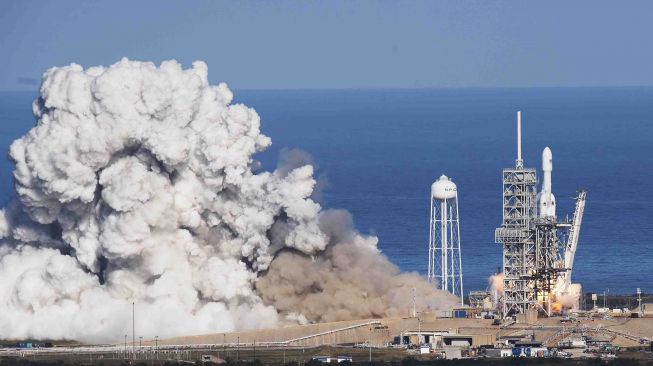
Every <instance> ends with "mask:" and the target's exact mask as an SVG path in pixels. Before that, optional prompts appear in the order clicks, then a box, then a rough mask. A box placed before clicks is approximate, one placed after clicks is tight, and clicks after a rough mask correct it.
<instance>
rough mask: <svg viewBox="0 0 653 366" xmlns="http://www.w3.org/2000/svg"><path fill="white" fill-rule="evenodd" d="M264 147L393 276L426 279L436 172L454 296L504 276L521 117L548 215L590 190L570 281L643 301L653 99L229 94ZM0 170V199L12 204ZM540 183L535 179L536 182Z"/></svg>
mask: <svg viewBox="0 0 653 366" xmlns="http://www.w3.org/2000/svg"><path fill="white" fill-rule="evenodd" d="M235 95H236V102H239V103H244V104H246V105H248V106H251V107H254V108H255V109H256V110H257V111H258V113H259V114H260V115H261V118H262V131H263V133H265V134H266V135H268V136H270V137H271V138H272V141H273V146H272V147H271V148H270V149H268V150H267V151H266V152H264V153H261V154H259V155H258V156H257V158H258V159H259V160H260V161H261V162H262V164H263V167H264V168H265V169H273V168H274V167H275V166H276V161H277V158H278V156H279V153H280V151H281V149H283V148H298V149H301V150H304V151H306V152H308V153H309V154H311V155H312V156H313V160H314V161H315V163H316V165H317V167H318V169H317V175H318V176H319V177H320V180H321V181H322V182H326V185H325V187H324V189H323V191H322V192H321V194H320V199H321V203H322V205H323V206H325V207H328V208H342V209H346V210H349V211H350V212H351V213H352V214H353V217H354V220H355V224H356V227H357V229H358V230H359V231H360V232H362V233H367V234H374V235H377V236H378V237H379V246H380V248H381V250H382V251H383V252H384V253H385V254H386V255H387V256H388V257H389V258H390V260H391V261H392V262H394V263H395V264H396V265H397V266H399V267H400V268H401V269H402V270H404V271H417V272H420V273H422V274H425V273H426V267H427V248H428V226H429V192H430V185H431V183H432V182H433V181H434V180H435V179H437V178H438V177H439V176H440V175H442V174H446V175H448V176H449V177H451V178H452V179H453V180H454V181H455V182H456V184H457V185H458V195H459V205H460V220H461V223H460V225H461V240H462V255H463V257H462V261H463V272H464V286H465V292H468V291H470V290H481V289H485V288H486V286H487V278H488V276H489V275H490V274H492V273H493V272H495V271H496V270H497V268H498V267H500V266H501V247H500V246H499V245H498V244H495V243H494V228H495V227H496V226H498V225H500V223H501V169H502V168H504V167H510V166H513V165H514V160H515V155H516V152H515V151H516V146H515V145H516V143H515V134H516V132H515V115H516V111H517V110H521V111H522V121H523V147H524V160H525V166H527V167H535V168H538V170H539V169H540V167H541V161H540V159H541V151H542V149H543V148H544V147H546V146H549V147H550V148H551V150H552V151H553V162H554V166H553V192H554V193H555V195H556V198H557V202H558V216H561V217H564V216H565V215H566V214H569V215H570V216H571V215H572V214H573V209H574V197H575V195H576V190H577V189H580V188H584V189H587V190H588V201H587V206H586V210H585V216H584V221H583V226H582V229H581V233H580V242H579V247H578V251H577V253H576V262H575V267H574V273H573V281H574V282H580V283H581V284H582V285H583V289H584V291H585V292H588V291H595V292H603V291H609V292H610V293H615V294H632V293H634V292H635V289H636V288H637V287H641V288H642V290H643V291H645V292H649V293H650V292H653V255H652V254H653V189H651V185H652V182H653V152H652V150H653V88H635V87H633V88H533V89H415V90H410V89H387V90H283V91H272V90H266V91H251V90H242V91H239V90H236V91H235ZM34 97H35V93H25V92H4V93H0V149H1V150H2V151H7V148H8V146H9V144H10V143H11V141H13V140H14V139H15V138H17V137H19V136H21V135H23V134H24V133H26V132H27V131H28V130H29V129H30V128H31V127H32V126H33V125H34V120H33V118H32V115H31V101H32V99H33V98H34ZM12 169H13V166H12V164H11V163H10V162H9V161H8V160H7V159H3V160H2V161H0V198H1V199H2V202H7V201H8V200H9V199H10V197H11V195H12V189H11V188H12V182H11V179H12V178H11V171H12ZM539 174H540V177H541V172H540V173H539Z"/></svg>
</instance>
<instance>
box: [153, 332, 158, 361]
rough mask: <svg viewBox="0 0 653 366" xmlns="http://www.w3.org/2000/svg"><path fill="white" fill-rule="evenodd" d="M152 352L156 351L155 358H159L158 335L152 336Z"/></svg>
mask: <svg viewBox="0 0 653 366" xmlns="http://www.w3.org/2000/svg"><path fill="white" fill-rule="evenodd" d="M154 353H156V359H157V360H158V359H159V336H154Z"/></svg>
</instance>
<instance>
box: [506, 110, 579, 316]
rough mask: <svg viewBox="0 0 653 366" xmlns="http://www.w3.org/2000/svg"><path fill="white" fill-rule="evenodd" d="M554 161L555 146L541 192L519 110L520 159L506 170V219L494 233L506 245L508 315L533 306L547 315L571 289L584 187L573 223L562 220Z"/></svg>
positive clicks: (545, 157) (547, 157)
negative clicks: (527, 163) (529, 163)
mask: <svg viewBox="0 0 653 366" xmlns="http://www.w3.org/2000/svg"><path fill="white" fill-rule="evenodd" d="M552 159H553V158H552V153H551V149H549V148H548V147H547V148H545V149H544V151H543V152H542V170H543V172H544V181H543V184H542V191H541V192H540V193H539V194H538V193H537V172H536V170H535V169H532V168H524V161H523V160H522V156H521V113H520V112H517V160H516V163H515V167H514V168H506V169H503V222H502V225H501V226H500V227H498V228H497V229H496V231H495V241H496V242H497V243H499V244H501V245H502V246H503V275H504V279H503V287H504V293H503V308H502V312H503V314H504V316H510V315H512V314H515V313H522V312H525V311H526V310H529V309H538V310H540V311H542V312H544V313H546V314H547V315H549V314H550V313H551V311H552V301H553V300H555V297H556V296H558V295H565V294H567V293H568V291H569V290H570V288H571V287H570V286H571V283H570V278H571V270H572V267H573V260H574V253H575V251H576V246H577V244H578V233H579V232H580V225H581V220H582V216H583V208H584V206H585V191H580V192H579V196H578V198H577V200H576V212H575V214H574V219H573V221H570V220H565V221H558V220H557V218H556V210H555V197H554V196H553V193H552V190H551V172H552V170H553V160H552ZM538 206H539V212H538ZM558 305H560V304H558Z"/></svg>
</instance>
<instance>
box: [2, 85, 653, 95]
mask: <svg viewBox="0 0 653 366" xmlns="http://www.w3.org/2000/svg"><path fill="white" fill-rule="evenodd" d="M214 85H217V84H214ZM227 85H228V86H229V89H231V90H238V91H324V90H333V91H338V90H342V91H357V90H360V91H366V90H370V91H371V90H493V89H495V90H496V89H502V90H510V89H629V88H638V89H646V88H653V85H591V86H583V85H577V86H574V85H561V86H410V87H408V86H406V87H402V86H388V87H290V88H283V87H279V88H250V87H245V88H237V87H232V86H230V85H229V83H227ZM38 91H39V90H38V89H34V90H26V89H1V90H0V93H32V92H34V93H38Z"/></svg>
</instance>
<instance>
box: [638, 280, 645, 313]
mask: <svg viewBox="0 0 653 366" xmlns="http://www.w3.org/2000/svg"><path fill="white" fill-rule="evenodd" d="M637 304H638V309H639V316H640V317H641V316H642V315H644V314H642V289H641V288H639V287H638V288H637Z"/></svg>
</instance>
